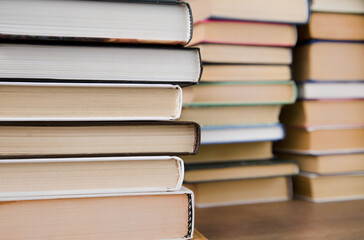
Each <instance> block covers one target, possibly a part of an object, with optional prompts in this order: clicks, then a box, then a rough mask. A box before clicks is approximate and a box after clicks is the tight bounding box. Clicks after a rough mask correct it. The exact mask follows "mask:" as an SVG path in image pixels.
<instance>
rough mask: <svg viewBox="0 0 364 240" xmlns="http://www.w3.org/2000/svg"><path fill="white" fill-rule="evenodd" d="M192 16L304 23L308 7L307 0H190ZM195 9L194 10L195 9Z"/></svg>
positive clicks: (198, 17) (308, 11)
mask: <svg viewBox="0 0 364 240" xmlns="http://www.w3.org/2000/svg"><path fill="white" fill-rule="evenodd" d="M188 2H190V3H191V5H192V9H193V10H194V18H197V19H203V18H212V19H229V20H246V21H261V22H280V23H282V22H284V23H306V22H307V21H308V18H309V15H310V14H309V13H310V7H309V1H307V0H276V1H274V2H272V1H270V0H259V1H257V0H255V1H239V0H228V1H226V0H225V1H219V0H210V1H201V0H190V1H188ZM195 9H196V11H195Z"/></svg>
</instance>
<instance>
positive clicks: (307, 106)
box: [191, 99, 364, 127]
mask: <svg viewBox="0 0 364 240" xmlns="http://www.w3.org/2000/svg"><path fill="white" fill-rule="evenodd" d="M191 120H192V119H191ZM280 120H281V121H282V122H283V123H284V124H287V125H291V126H304V127H308V126H323V125H326V126H327V125H331V126H334V125H361V124H362V125H364V100H360V99H356V100H353V99H347V100H327V101H325V100H312V101H297V102H296V103H295V104H293V105H287V106H285V107H284V108H283V109H282V114H281V116H280Z"/></svg>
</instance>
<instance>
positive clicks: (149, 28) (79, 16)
mask: <svg viewBox="0 0 364 240" xmlns="http://www.w3.org/2000/svg"><path fill="white" fill-rule="evenodd" d="M0 16H1V21H0V38H3V39H8V40H11V39H21V40H57V41H86V42H116V43H154V44H173V45H177V44H178V45H184V44H187V43H188V42H189V41H190V40H191V37H192V24H193V23H192V15H191V9H190V7H189V5H188V4H186V3H184V2H181V1H111V0H110V1H91V0H86V1H80V0H72V1H61V0H4V1H1V5H0Z"/></svg>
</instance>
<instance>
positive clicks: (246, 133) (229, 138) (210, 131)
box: [201, 124, 284, 144]
mask: <svg viewBox="0 0 364 240" xmlns="http://www.w3.org/2000/svg"><path fill="white" fill-rule="evenodd" d="M283 138H284V129H283V126H282V125H281V124H262V125H252V126H249V125H241V126H236V125H235V126H211V127H209V126H206V127H202V128H201V144H220V143H221V144H222V143H224V144H226V143H243V142H266V141H278V140H281V139H283Z"/></svg>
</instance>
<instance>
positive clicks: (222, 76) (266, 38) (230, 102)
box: [181, 0, 309, 207]
mask: <svg viewBox="0 0 364 240" xmlns="http://www.w3.org/2000/svg"><path fill="white" fill-rule="evenodd" d="M189 2H190V4H191V6H192V12H193V13H194V20H195V26H194V29H195V31H194V36H193V38H192V41H191V43H190V46H191V45H192V46H196V47H199V48H200V49H201V56H202V61H203V63H204V72H203V75H202V78H201V84H199V85H198V86H194V87H193V92H192V95H193V96H192V97H191V98H190V99H191V100H190V102H189V103H186V104H185V105H184V110H183V114H182V117H181V119H183V120H191V121H195V122H198V123H199V124H200V125H201V127H202V130H201V131H202V132H201V148H200V153H199V154H198V155H196V156H188V157H187V158H185V159H184V160H185V170H186V174H185V183H186V184H188V186H189V187H190V188H192V189H193V190H194V192H195V195H196V206H200V207H209V206H220V205H231V204H243V203H256V202H269V201H282V200H287V199H290V197H291V195H292V194H291V193H292V190H291V176H292V175H294V174H297V173H298V166H297V164H296V163H295V162H291V161H287V160H277V159H276V160H273V154H272V142H273V141H277V140H280V139H282V138H283V137H284V129H283V126H282V125H281V124H280V123H279V119H278V118H279V114H280V110H281V106H282V105H285V104H291V103H293V102H294V101H295V99H296V88H295V84H294V83H293V81H291V79H292V76H291V69H290V65H291V63H292V48H293V46H295V44H296V41H297V32H296V26H295V24H304V23H306V22H307V21H308V19H309V5H308V1H307V0H278V1H270V0H260V1H234V0H229V1H219V0H210V1H207V0H205V1H204V0H195V1H193V0H191V1H189Z"/></svg>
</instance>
